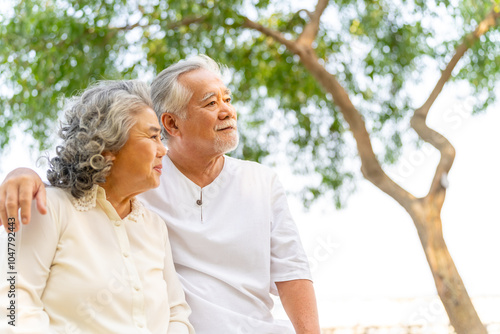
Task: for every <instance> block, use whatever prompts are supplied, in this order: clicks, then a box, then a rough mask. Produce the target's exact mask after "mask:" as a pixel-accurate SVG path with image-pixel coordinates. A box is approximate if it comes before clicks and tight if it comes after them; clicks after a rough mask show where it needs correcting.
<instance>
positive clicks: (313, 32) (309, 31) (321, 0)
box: [297, 0, 328, 46]
mask: <svg viewBox="0 0 500 334" xmlns="http://www.w3.org/2000/svg"><path fill="white" fill-rule="evenodd" d="M327 5H328V0H318V3H317V4H316V9H315V10H314V13H312V14H310V15H309V17H310V21H309V23H308V24H306V26H305V27H304V30H303V31H302V33H301V34H300V36H299V38H298V39H297V43H299V44H302V45H308V46H309V45H312V42H313V41H314V40H315V39H316V36H317V35H318V31H319V22H320V19H321V15H323V12H324V11H325V8H326V6H327Z"/></svg>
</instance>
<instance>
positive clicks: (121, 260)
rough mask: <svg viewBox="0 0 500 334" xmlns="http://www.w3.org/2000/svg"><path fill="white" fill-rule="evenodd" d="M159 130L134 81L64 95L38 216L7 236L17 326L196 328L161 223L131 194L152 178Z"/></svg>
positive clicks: (31, 329)
mask: <svg viewBox="0 0 500 334" xmlns="http://www.w3.org/2000/svg"><path fill="white" fill-rule="evenodd" d="M160 132H161V128H160V125H159V124H158V120H157V117H156V115H155V113H154V111H153V110H152V103H151V100H150V92H149V88H148V86H147V85H146V84H144V83H142V82H140V81H119V82H104V83H101V84H99V85H97V86H95V87H91V88H89V89H87V90H86V91H85V92H84V93H83V94H82V95H81V96H79V97H75V98H73V99H72V100H71V102H70V104H69V106H68V107H67V108H66V111H65V115H64V121H63V124H62V129H61V131H60V135H61V137H62V139H63V143H62V145H61V146H58V147H57V156H56V157H55V158H53V159H52V160H50V168H49V170H48V172H47V176H48V180H49V181H50V183H51V184H52V185H53V187H52V188H49V189H48V190H47V199H48V200H47V207H48V214H47V215H40V214H39V213H38V212H37V210H33V218H32V219H33V220H35V221H38V222H37V223H36V224H30V225H26V226H24V227H23V228H22V230H21V231H20V232H18V233H16V237H15V239H16V242H17V243H18V247H17V253H16V260H15V261H16V263H15V266H16V268H15V269H16V271H17V277H16V280H17V282H16V283H17V285H16V288H15V289H16V298H17V300H15V303H16V310H17V315H16V321H15V325H16V327H15V329H16V331H17V330H22V332H23V333H49V332H50V333H55V332H57V333H194V331H193V328H192V326H191V325H190V323H189V321H188V315H189V313H190V309H189V307H188V305H187V304H186V302H185V299H184V293H183V291H182V287H181V285H180V283H179V281H178V278H177V275H176V272H175V269H174V266H173V262H172V256H171V250H170V244H169V240H168V234H167V229H166V226H165V223H164V222H163V221H162V220H161V219H160V218H159V217H158V216H157V215H156V214H154V213H152V212H150V211H149V210H147V209H145V208H144V207H143V206H142V204H141V203H140V202H139V201H138V200H136V199H135V196H136V195H138V194H140V193H142V192H144V191H146V190H148V189H151V188H155V187H157V186H158V185H159V182H160V174H161V172H162V164H161V158H162V157H163V156H164V155H165V154H166V149H165V147H164V146H163V145H162V142H161V138H160ZM4 247H5V248H7V246H6V245H2V248H4ZM6 261H7V260H6V259H5V260H4V263H3V266H5V265H6ZM6 284H9V282H8V281H6V280H2V281H1V282H0V286H1V289H0V293H1V295H2V297H1V298H5V296H7V295H8V291H9V289H10V285H9V286H7V285H6ZM2 309H3V310H5V305H2ZM7 320H9V319H7ZM2 326H4V327H3V328H4V329H3V330H1V327H2ZM6 328H10V329H14V327H11V326H9V325H8V324H7V321H6V319H5V316H4V320H3V321H1V323H0V332H2V333H4V332H6V330H5V329H6Z"/></svg>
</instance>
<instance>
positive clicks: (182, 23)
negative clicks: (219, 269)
mask: <svg viewBox="0 0 500 334" xmlns="http://www.w3.org/2000/svg"><path fill="white" fill-rule="evenodd" d="M205 19H206V16H197V17H186V18H184V19H182V20H180V21H175V22H170V23H168V24H167V25H165V27H164V28H165V29H176V28H179V27H182V26H188V25H190V24H192V23H200V22H203V21H204V20H205ZM150 26H151V24H149V23H148V24H140V23H139V22H136V23H134V24H129V25H126V26H121V27H110V30H122V31H129V30H132V29H134V28H137V27H140V28H148V27H150Z"/></svg>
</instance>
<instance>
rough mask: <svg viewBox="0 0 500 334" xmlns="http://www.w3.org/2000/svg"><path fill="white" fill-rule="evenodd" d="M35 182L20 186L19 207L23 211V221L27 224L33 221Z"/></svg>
mask: <svg viewBox="0 0 500 334" xmlns="http://www.w3.org/2000/svg"><path fill="white" fill-rule="evenodd" d="M33 187H34V184H33V182H27V183H21V184H20V185H19V202H18V204H19V207H20V209H21V214H20V216H21V221H22V223H23V224H27V223H28V222H29V221H30V219H31V200H32V198H33V193H34V191H33Z"/></svg>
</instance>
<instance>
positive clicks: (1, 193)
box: [0, 189, 9, 231]
mask: <svg viewBox="0 0 500 334" xmlns="http://www.w3.org/2000/svg"><path fill="white" fill-rule="evenodd" d="M0 221H1V222H2V225H3V227H4V228H5V230H6V231H7V230H8V228H9V226H8V220H7V209H6V208H5V190H3V189H0Z"/></svg>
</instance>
